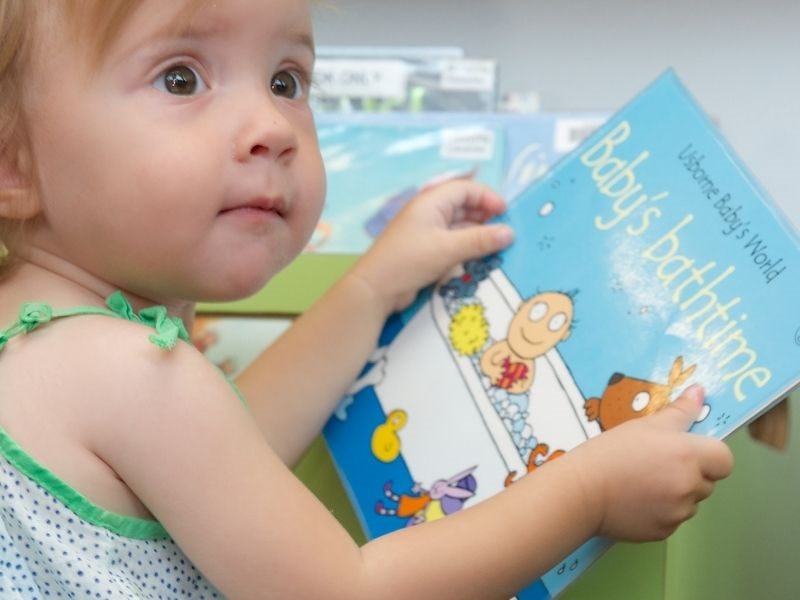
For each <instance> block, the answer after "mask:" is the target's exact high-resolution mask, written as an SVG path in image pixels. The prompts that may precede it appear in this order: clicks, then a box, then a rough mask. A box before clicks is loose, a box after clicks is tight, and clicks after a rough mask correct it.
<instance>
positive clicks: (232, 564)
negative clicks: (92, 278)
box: [65, 323, 731, 600]
mask: <svg viewBox="0 0 800 600" xmlns="http://www.w3.org/2000/svg"><path fill="white" fill-rule="evenodd" d="M123 326H126V327H127V328H128V329H130V330H131V331H133V327H134V326H132V325H130V326H129V324H127V323H122V324H120V325H119V327H120V328H122V327H123ZM105 327H107V325H106V326H105ZM134 333H135V336H134V335H133V333H131V334H130V335H129V334H128V332H123V333H121V334H120V335H116V332H115V335H114V336H113V338H114V340H115V344H114V345H113V347H108V348H104V349H103V351H102V352H100V351H97V352H95V354H96V356H94V358H95V359H96V360H97V362H96V366H97V371H96V373H95V376H93V377H92V378H90V379H89V380H87V381H86V382H85V383H84V384H83V385H84V387H87V386H88V387H90V391H91V392H92V395H93V396H95V397H96V398H97V399H98V400H99V401H98V402H93V403H91V405H89V403H87V407H88V406H91V412H89V411H88V410H87V418H88V420H89V421H90V423H89V425H88V426H87V428H86V430H87V432H86V443H87V444H88V446H89V447H90V448H92V450H93V451H94V452H95V453H97V455H98V456H100V457H101V458H102V459H103V461H104V462H105V463H106V464H108V465H109V466H110V467H111V468H113V469H114V471H115V472H116V473H117V474H119V476H120V477H121V479H122V480H123V481H124V482H125V483H126V484H127V485H128V486H129V487H130V488H131V489H132V490H133V491H134V492H135V493H136V495H137V496H138V497H139V498H140V499H141V500H142V501H143V502H144V503H145V505H146V506H147V507H148V508H149V509H150V510H151V511H152V512H153V514H154V515H155V516H156V517H157V518H158V519H159V521H160V522H161V523H162V524H163V525H164V526H165V527H166V528H167V530H168V531H169V532H170V534H171V535H172V536H173V537H174V538H175V540H176V541H177V542H178V544H179V545H180V546H181V548H182V549H183V550H184V552H186V554H187V555H188V556H189V558H190V559H191V560H192V561H194V562H195V564H196V565H197V566H198V568H200V570H201V571H202V572H203V573H204V574H205V575H206V576H207V577H209V578H210V579H211V581H212V582H214V583H215V585H217V586H218V587H219V588H220V589H221V591H222V592H223V593H224V594H225V595H226V596H230V597H233V598H330V599H334V600H335V599H337V598H341V599H347V600H360V599H372V598H378V597H397V598H406V597H415V598H439V597H452V598H507V597H509V596H510V595H511V594H512V593H513V592H514V591H516V590H518V589H519V588H521V587H523V586H524V585H525V584H526V583H528V582H530V581H532V580H534V579H535V578H537V577H539V576H540V575H541V574H542V573H543V572H545V571H546V570H547V569H548V568H550V567H551V566H552V565H553V564H554V563H555V562H556V561H557V560H559V559H561V558H563V557H564V556H565V555H566V554H567V553H569V552H570V551H571V550H573V549H574V548H576V547H577V546H578V545H579V544H581V543H582V542H583V541H585V540H586V539H587V538H589V537H590V536H592V535H595V534H601V535H607V536H613V537H619V538H621V539H628V540H650V539H657V538H661V537H663V536H665V535H668V534H669V533H670V532H671V531H672V530H673V529H674V528H675V527H676V526H677V525H678V524H679V523H680V522H682V521H683V520H685V519H686V518H688V517H689V516H690V515H691V514H693V512H694V511H695V509H696V504H697V502H699V501H700V500H702V499H703V498H705V497H706V496H707V495H708V494H709V493H710V492H711V489H712V487H713V482H714V481H715V480H716V479H719V478H720V477H723V476H725V475H726V474H727V473H728V471H729V470H730V466H731V457H730V453H729V452H728V451H727V448H726V447H725V446H724V445H723V444H722V443H721V442H719V441H716V440H713V439H710V438H704V437H699V436H695V435H692V434H688V433H685V429H686V428H687V427H688V425H689V424H690V423H691V422H692V420H693V418H694V417H695V416H696V414H697V412H698V411H699V407H700V400H699V395H698V394H697V393H695V392H687V394H686V395H685V397H683V398H681V399H679V400H677V401H676V402H675V403H674V404H673V405H672V406H670V407H667V408H665V409H664V410H663V411H661V412H660V413H658V414H656V415H653V416H650V417H645V418H642V419H638V420H635V421H631V422H629V423H626V424H623V425H621V426H619V427H617V428H615V429H613V430H611V431H609V432H606V433H604V434H603V435H601V436H598V437H597V438H595V439H593V440H590V441H588V442H587V443H585V444H584V445H582V446H580V447H579V448H576V449H575V450H573V451H571V452H569V453H567V455H565V456H564V457H562V458H560V459H559V460H557V461H553V462H551V463H548V464H546V465H544V466H543V467H541V468H540V469H537V471H536V472H534V473H533V474H531V475H529V476H527V477H525V478H523V479H522V480H521V481H518V482H516V483H514V484H513V485H512V486H510V487H509V488H508V489H507V490H506V491H503V492H500V493H499V494H498V495H497V496H495V497H493V498H492V499H490V500H488V501H486V502H483V503H480V504H477V505H476V506H474V507H471V508H467V509H465V510H464V511H462V512H460V513H457V514H456V515H452V516H450V517H447V518H445V519H441V520H438V521H435V522H433V523H428V524H422V525H418V526H415V527H411V528H407V529H404V530H402V531H399V532H397V533H394V534H391V535H389V536H386V537H384V538H381V539H379V540H376V541H374V542H370V543H368V544H367V545H365V546H364V547H363V548H358V547H357V546H356V545H355V544H354V543H353V542H352V540H351V539H350V538H349V536H348V534H347V533H346V532H345V530H344V529H343V528H341V526H339V524H338V523H337V522H336V521H335V520H334V518H333V517H332V516H331V515H330V513H329V512H328V511H327V510H326V509H325V508H324V507H323V506H322V505H321V504H320V503H319V502H318V501H317V500H316V499H315V498H314V497H313V496H312V495H311V494H310V493H309V492H308V490H306V489H305V488H304V487H303V486H302V485H301V484H300V482H298V481H297V479H296V478H295V477H293V476H292V474H291V472H290V471H289V470H288V469H287V468H286V467H285V466H284V464H283V462H282V461H281V460H280V458H279V457H278V456H277V455H276V454H275V453H274V452H273V451H272V449H271V448H270V447H269V446H268V444H267V443H266V441H265V439H264V437H263V435H262V433H261V432H260V431H259V430H258V428H257V427H256V426H255V424H254V423H253V421H252V419H251V418H250V416H249V414H248V413H247V411H246V410H245V409H244V408H243V407H242V405H241V403H239V402H238V401H237V399H236V398H235V396H234V395H233V393H232V392H231V391H230V390H229V389H228V388H227V386H226V384H225V382H224V381H223V380H222V378H221V377H220V376H219V374H218V373H217V372H215V370H214V369H213V368H210V367H209V366H208V365H207V364H206V363H205V361H204V359H203V357H202V356H200V355H199V353H197V352H196V351H194V350H193V349H192V348H191V347H189V346H188V345H181V346H180V347H177V348H175V349H174V350H173V351H172V353H171V354H170V355H169V356H163V355H162V354H159V353H160V352H161V351H160V350H158V349H155V348H151V349H150V352H143V349H142V343H144V344H146V342H143V341H142V338H141V337H137V336H141V335H142V334H143V332H142V331H141V328H137V329H136V331H135V332H134ZM103 335H107V334H106V333H103ZM82 342H83V340H82ZM81 347H82V348H83V347H84V346H81ZM125 348H128V349H129V350H128V351H126V350H125ZM131 348H132V350H131ZM79 355H80V353H78V352H76V353H74V354H73V355H70V356H68V357H65V360H67V361H68V362H70V361H72V362H75V363H76V369H77V366H78V363H79V362H80V361H82V360H84V359H85V357H84V356H82V355H80V356H79ZM81 364H82V363H81ZM692 394H694V396H693V397H692Z"/></svg>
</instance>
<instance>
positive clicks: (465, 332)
mask: <svg viewBox="0 0 800 600" xmlns="http://www.w3.org/2000/svg"><path fill="white" fill-rule="evenodd" d="M503 219H504V220H506V221H507V222H508V223H509V224H511V226H512V227H513V228H514V229H515V232H516V238H515V240H516V241H515V242H514V244H513V245H512V246H511V247H510V248H508V249H507V250H506V251H504V252H502V253H500V254H499V255H497V256H493V257H489V258H486V259H483V260H477V261H470V262H468V263H466V264H465V265H463V266H462V267H460V268H459V269H457V270H456V271H454V272H453V273H452V274H451V275H450V276H449V277H448V278H446V279H445V280H443V281H442V282H441V283H440V284H438V285H437V286H435V287H433V288H432V289H429V290H427V291H426V292H424V293H423V294H422V295H421V296H420V298H419V299H418V300H417V302H416V303H415V305H414V306H413V307H411V308H410V309H409V310H407V311H406V312H405V313H403V314H401V315H396V316H395V317H393V318H392V319H391V320H390V321H389V323H387V326H386V328H385V330H384V332H383V335H382V339H381V346H380V347H379V348H378V349H377V350H376V352H375V354H374V356H373V357H372V360H371V362H370V363H369V364H368V365H367V366H366V368H365V370H364V372H363V374H362V376H361V378H360V379H359V381H357V382H356V383H355V384H354V385H353V387H352V389H351V390H350V394H349V395H348V397H347V398H345V400H344V401H343V402H342V404H341V406H340V407H339V410H337V412H336V415H335V416H334V417H333V418H332V419H331V421H330V422H329V423H328V425H327V426H326V429H325V438H326V441H327V443H328V446H329V449H330V451H331V454H332V456H333V458H334V461H335V463H336V465H337V468H338V469H339V470H340V473H341V475H342V479H343V481H344V483H345V486H346V487H347V488H348V490H349V492H350V494H351V496H352V499H353V501H354V504H355V506H356V507H357V510H358V512H359V513H360V517H361V521H362V524H363V526H364V530H365V532H366V533H367V536H368V537H369V538H372V537H376V536H379V535H382V534H384V533H387V532H389V531H393V530H396V529H399V528H402V527H410V526H418V525H419V524H421V523H424V522H427V521H431V520H435V519H439V518H444V517H446V516H447V515H449V514H452V513H454V512H457V511H459V510H463V509H465V508H467V507H469V506H470V505H473V504H476V503H478V502H480V501H481V500H483V499H485V498H488V497H490V496H492V495H493V494H496V493H497V492H499V491H501V490H502V489H503V488H504V487H505V486H507V485H512V484H513V482H514V481H515V480H517V479H518V478H520V477H522V476H525V475H527V474H529V473H532V472H534V471H535V470H536V469H537V468H539V467H540V466H541V465H542V464H544V463H545V462H547V461H549V460H557V458H558V457H559V456H561V455H562V454H563V453H565V452H569V451H570V450H571V449H572V448H574V447H575V446H577V445H578V444H580V443H582V442H584V441H585V440H587V439H588V438H591V437H593V436H596V435H600V434H601V433H602V432H603V431H605V430H607V429H610V428H613V427H615V426H616V425H618V424H620V423H623V422H625V421H627V420H629V419H635V418H639V417H641V416H643V415H647V414H650V413H652V412H655V411H657V410H659V409H660V408H662V407H663V406H665V405H666V404H667V403H668V402H670V401H671V400H673V399H674V398H675V397H677V395H678V394H679V393H680V392H681V390H683V389H684V388H685V387H686V386H688V385H690V384H692V383H695V382H699V383H702V384H703V386H704V387H705V389H706V393H707V396H706V404H705V406H704V408H703V411H702V414H701V415H700V418H699V420H698V421H697V422H696V423H695V424H694V425H693V427H692V431H694V432H696V433H698V434H703V435H710V436H714V437H720V438H721V437H725V436H727V435H728V434H730V433H731V432H733V431H734V430H736V429H737V428H739V427H741V426H743V425H744V424H746V423H748V422H749V421H751V420H752V419H754V418H755V417H756V416H758V415H759V414H760V413H762V412H763V411H765V410H766V409H768V408H769V407H770V406H772V405H773V404H774V403H776V402H778V401H779V400H780V399H782V398H783V397H784V396H785V395H786V394H787V393H789V392H790V391H791V390H792V389H794V388H795V387H796V386H797V385H798V382H800V309H798V307H800V286H798V285H797V276H798V273H799V272H800V240H799V238H798V235H797V233H796V232H795V231H794V230H793V229H792V228H791V226H790V225H789V224H788V221H787V220H786V219H785V218H784V217H783V216H782V215H781V214H780V213H779V211H778V209H777V208H776V207H775V205H774V204H773V202H772V201H771V200H770V199H769V198H768V197H767V196H766V194H765V193H764V192H763V190H762V189H761V188H760V187H759V186H758V184H757V183H756V182H755V181H754V179H753V178H752V177H751V176H750V174H749V173H748V172H747V170H746V169H745V167H744V166H743V165H742V163H741V162H740V161H739V160H738V159H737V158H736V156H735V155H734V154H733V152H732V150H731V148H730V147H729V146H728V145H727V143H726V142H725V141H724V140H723V139H722V138H721V136H720V134H719V132H718V131H717V130H716V128H715V127H714V125H713V124H712V123H711V122H710V121H709V120H708V118H707V117H706V116H705V115H704V113H703V112H702V110H701V109H700V108H699V107H698V106H697V104H696V103H695V101H694V100H693V99H692V98H691V96H690V95H689V94H688V92H687V91H686V90H685V89H684V87H683V86H682V84H681V83H680V82H679V81H678V79H677V77H676V76H675V75H674V74H673V73H672V72H667V73H665V74H664V75H663V76H662V77H660V78H659V79H658V80H657V81H655V82H654V83H653V84H652V85H651V86H649V87H648V88H647V89H646V90H645V91H644V92H642V93H641V94H640V95H639V96H638V97H636V98H635V99H634V100H633V101H632V102H631V103H630V104H628V105H627V106H625V107H624V108H623V109H622V110H621V111H619V112H618V113H617V114H616V115H614V116H613V117H612V118H611V119H610V120H609V121H608V122H607V123H606V124H605V125H604V126H603V127H602V128H600V129H599V130H597V131H596V132H595V133H594V134H592V135H591V136H590V137H589V139H587V140H586V141H585V142H584V143H583V144H582V145H581V146H580V147H579V148H578V149H576V150H575V151H574V152H572V153H571V154H570V155H568V156H567V157H566V158H564V159H563V160H561V161H560V162H559V163H558V164H557V165H556V166H555V167H554V168H553V169H552V170H551V171H550V172H549V173H548V174H547V175H545V176H544V177H542V178H540V179H539V180H537V182H536V183H535V184H534V185H532V186H531V187H529V188H527V189H526V190H524V191H523V192H521V193H520V194H519V196H518V197H517V199H516V200H515V201H514V202H513V203H512V204H511V206H510V208H509V210H508V212H507V214H506V215H504V216H503ZM531 510H535V504H532V507H531ZM508 518H513V515H509V516H508ZM610 544H611V542H610V541H608V540H604V539H594V540H591V541H589V542H588V543H586V544H585V545H584V546H582V547H581V548H579V549H578V550H576V551H575V552H574V553H573V554H572V555H570V556H568V557H564V559H563V561H561V562H559V563H558V565H556V567H554V568H553V569H552V570H551V571H550V572H548V573H546V574H545V575H544V576H543V577H542V578H541V579H540V580H538V581H535V582H532V583H531V585H530V586H529V587H528V588H526V589H525V590H521V591H520V592H519V594H518V598H520V599H532V598H536V599H540V598H541V599H547V598H551V597H554V596H556V595H558V594H559V593H560V592H561V591H563V590H564V589H565V588H566V587H567V586H568V585H569V584H570V583H571V582H572V581H574V580H575V579H576V578H577V577H578V576H579V575H580V574H581V573H582V572H583V571H584V570H585V569H586V568H587V567H588V566H589V565H590V564H591V563H592V562H593V561H594V560H595V559H596V558H598V557H599V556H600V554H602V553H603V552H604V551H605V550H606V549H607V548H608V547H609V546H610ZM487 547H488V546H487Z"/></svg>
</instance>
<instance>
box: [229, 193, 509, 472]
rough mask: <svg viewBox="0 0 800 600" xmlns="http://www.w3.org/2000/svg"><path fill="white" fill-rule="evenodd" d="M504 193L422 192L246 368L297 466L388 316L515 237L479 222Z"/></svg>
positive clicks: (262, 411) (263, 414)
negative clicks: (461, 266)
mask: <svg viewBox="0 0 800 600" xmlns="http://www.w3.org/2000/svg"><path fill="white" fill-rule="evenodd" d="M504 208H505V203H504V202H503V200H502V199H501V198H500V197H499V196H498V195H497V194H496V193H495V192H493V191H491V190H490V189H489V188H488V187H486V186H484V185H481V184H478V183H474V182H469V181H458V182H453V183H449V184H444V185H441V186H439V187H436V188H433V189H430V190H428V191H427V192H425V193H423V194H421V195H420V196H418V197H417V198H416V199H415V200H413V201H412V202H411V203H410V204H409V205H408V206H406V207H405V209H404V210H403V211H401V212H400V214H398V216H397V217H396V218H395V219H394V220H393V221H392V223H391V224H390V226H389V227H388V228H387V230H386V231H385V232H384V233H383V235H381V237H380V238H379V239H378V240H377V241H376V243H375V244H374V245H373V247H372V248H371V249H370V250H369V251H368V252H367V253H366V254H365V255H364V256H363V257H362V258H361V259H360V260H359V261H358V262H357V264H356V265H355V266H354V267H353V268H352V269H351V270H350V271H349V272H348V273H347V274H346V275H345V276H344V277H343V278H342V279H341V280H339V281H338V282H337V283H336V284H335V285H334V286H333V288H332V289H331V290H330V291H329V292H328V293H327V294H326V295H325V296H324V297H323V298H322V299H321V300H320V301H319V302H317V303H316V304H315V305H314V306H313V307H312V308H311V309H310V310H309V311H307V312H306V313H305V314H304V315H302V316H301V317H299V318H298V319H297V321H296V322H295V323H294V324H293V325H292V327H291V328H290V329H289V330H288V331H287V332H286V333H285V334H284V335H282V336H281V337H280V338H279V339H278V340H277V341H276V342H275V343H274V344H273V345H272V346H270V347H269V348H268V349H267V350H266V351H265V352H264V353H263V354H262V355H261V356H260V357H259V358H257V359H256V361H255V362H254V363H253V364H252V365H251V366H250V367H249V368H248V369H247V370H245V372H244V373H243V374H242V375H241V377H240V378H239V379H238V380H237V384H238V386H239V387H240V389H241V390H242V392H243V393H244V395H245V397H246V398H247V401H248V404H249V405H250V407H251V410H252V412H253V415H254V416H255V418H256V421H257V422H258V424H259V427H261V429H262V430H263V431H264V433H265V435H266V437H267V440H268V441H269V443H270V445H271V446H272V447H273V449H274V450H275V451H276V452H277V453H278V454H279V455H280V456H281V457H282V458H283V460H284V461H286V462H287V464H290V465H291V464H294V462H296V461H297V460H298V459H299V458H300V456H301V455H302V453H303V452H304V451H305V449H306V448H307V447H308V445H309V443H310V442H311V440H312V439H313V438H314V437H315V436H316V435H317V434H319V432H320V430H321V428H322V426H323V424H324V423H325V421H326V420H327V419H328V417H329V416H330V414H331V412H332V410H333V408H334V407H335V405H336V403H337V402H338V401H339V400H340V399H341V398H342V397H343V395H344V393H345V391H346V390H347V388H348V386H349V385H350V384H351V383H352V382H353V381H354V380H355V378H356V377H357V375H358V373H359V371H360V370H361V368H362V367H363V366H364V364H365V362H366V360H367V358H368V356H369V355H370V353H371V352H372V350H374V348H375V346H376V343H377V339H378V334H379V333H380V330H381V327H382V326H383V323H384V322H385V320H386V318H387V317H388V316H389V314H390V313H391V312H393V311H395V310H399V309H402V308H404V307H406V306H407V305H408V304H410V303H411V301H412V300H413V299H414V297H415V296H416V294H417V292H418V291H419V289H420V288H422V287H424V286H425V285H427V284H429V283H431V282H433V281H435V280H436V279H438V278H440V277H441V276H442V275H444V273H445V272H446V271H447V270H448V269H449V268H451V267H452V266H454V265H456V264H458V263H461V262H464V261H466V260H468V259H470V258H475V257H478V256H482V255H485V254H490V253H492V252H496V251H498V250H500V249H501V248H503V247H504V246H506V245H507V244H508V243H509V242H510V241H511V230H510V229H509V228H508V227H506V226H504V225H491V226H489V225H480V224H481V223H483V222H484V221H485V220H486V219H488V218H490V217H492V216H494V215H496V214H498V213H500V212H502V211H503V210H504Z"/></svg>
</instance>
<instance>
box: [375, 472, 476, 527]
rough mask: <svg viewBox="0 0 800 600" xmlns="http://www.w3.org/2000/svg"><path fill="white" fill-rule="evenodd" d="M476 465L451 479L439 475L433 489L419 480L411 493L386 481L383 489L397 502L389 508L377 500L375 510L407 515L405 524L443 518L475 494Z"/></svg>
mask: <svg viewBox="0 0 800 600" xmlns="http://www.w3.org/2000/svg"><path fill="white" fill-rule="evenodd" d="M476 468H477V466H475V467H470V468H469V469H465V470H464V471H461V472H460V473H458V474H457V475H453V476H452V477H450V478H448V479H437V480H436V481H434V482H433V485H431V488H430V490H425V489H424V488H422V486H420V484H418V483H416V484H414V487H413V488H412V489H411V493H410V494H403V493H400V494H397V493H396V492H394V490H392V482H391V481H387V482H386V484H385V485H384V486H383V493H384V495H385V496H386V498H388V499H389V500H391V501H392V502H395V503H396V506H395V507H394V508H390V507H387V506H385V505H384V503H383V502H382V501H381V500H378V502H377V503H376V504H375V512H376V513H378V514H379V515H383V516H392V517H398V518H400V519H408V522H407V523H406V527H410V526H411V525H417V524H419V523H426V522H428V521H435V520H436V519H441V518H442V517H445V516H447V515H449V514H452V513H454V512H457V511H459V510H461V508H462V507H463V506H464V504H465V503H466V501H467V500H468V499H469V498H472V497H473V496H474V495H475V490H476V489H477V488H478V482H477V480H476V479H475V476H474V475H473V474H472V472H473V471H474V470H475V469H476Z"/></svg>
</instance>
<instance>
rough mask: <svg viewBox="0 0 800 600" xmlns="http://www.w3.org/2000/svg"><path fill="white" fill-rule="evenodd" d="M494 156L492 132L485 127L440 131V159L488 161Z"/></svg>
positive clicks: (455, 128) (454, 128)
mask: <svg viewBox="0 0 800 600" xmlns="http://www.w3.org/2000/svg"><path fill="white" fill-rule="evenodd" d="M493 155H494V131H492V130H491V129H487V128H485V127H453V128H448V129H444V130H442V147H441V156H442V158H447V159H454V160H489V159H491V158H492V156H493Z"/></svg>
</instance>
